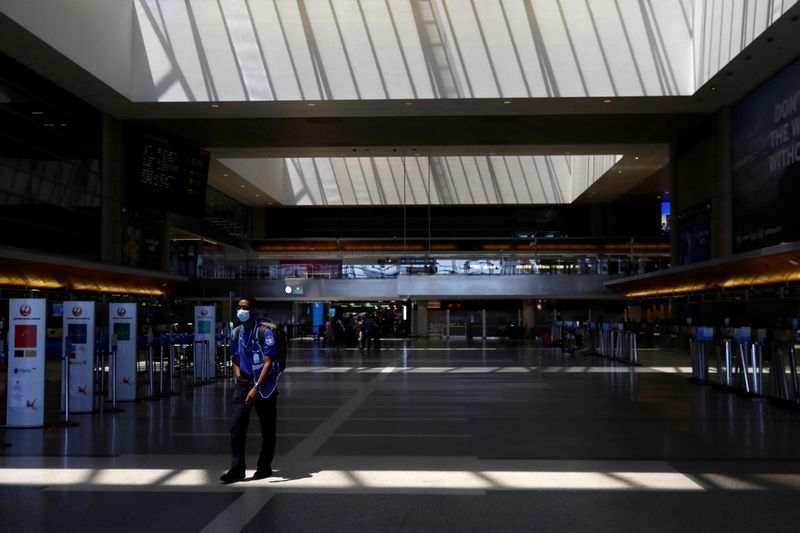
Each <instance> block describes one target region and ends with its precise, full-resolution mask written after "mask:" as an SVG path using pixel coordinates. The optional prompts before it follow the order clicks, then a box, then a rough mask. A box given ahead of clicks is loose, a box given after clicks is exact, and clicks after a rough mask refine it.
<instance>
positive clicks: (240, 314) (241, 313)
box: [236, 309, 250, 322]
mask: <svg viewBox="0 0 800 533" xmlns="http://www.w3.org/2000/svg"><path fill="white" fill-rule="evenodd" d="M236 318H238V319H239V321H240V322H247V321H248V320H250V311H248V310H247V309H239V310H238V311H236Z"/></svg>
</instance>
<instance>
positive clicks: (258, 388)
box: [256, 382, 261, 391]
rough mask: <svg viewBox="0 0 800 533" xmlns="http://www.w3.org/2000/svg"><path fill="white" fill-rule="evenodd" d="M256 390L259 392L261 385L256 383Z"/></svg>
mask: <svg viewBox="0 0 800 533" xmlns="http://www.w3.org/2000/svg"><path fill="white" fill-rule="evenodd" d="M256 390H257V391H260V390H261V383H258V382H256Z"/></svg>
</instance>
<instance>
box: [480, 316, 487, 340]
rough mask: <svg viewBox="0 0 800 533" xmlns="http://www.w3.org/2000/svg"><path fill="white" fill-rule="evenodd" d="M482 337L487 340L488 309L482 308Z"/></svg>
mask: <svg viewBox="0 0 800 533" xmlns="http://www.w3.org/2000/svg"><path fill="white" fill-rule="evenodd" d="M481 339H483V340H486V309H481Z"/></svg>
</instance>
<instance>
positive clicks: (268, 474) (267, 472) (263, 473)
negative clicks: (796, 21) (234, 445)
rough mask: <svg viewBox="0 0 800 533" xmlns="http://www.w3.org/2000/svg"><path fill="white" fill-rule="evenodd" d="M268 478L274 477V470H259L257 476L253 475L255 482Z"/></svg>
mask: <svg viewBox="0 0 800 533" xmlns="http://www.w3.org/2000/svg"><path fill="white" fill-rule="evenodd" d="M268 477H272V470H270V469H266V470H261V469H259V470H256V473H255V474H253V479H254V480H255V479H266V478H268Z"/></svg>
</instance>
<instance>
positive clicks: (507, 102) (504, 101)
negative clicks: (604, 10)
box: [503, 100, 511, 105]
mask: <svg viewBox="0 0 800 533" xmlns="http://www.w3.org/2000/svg"><path fill="white" fill-rule="evenodd" d="M510 103H511V100H503V104H505V105H508V104H510Z"/></svg>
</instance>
